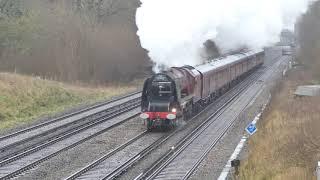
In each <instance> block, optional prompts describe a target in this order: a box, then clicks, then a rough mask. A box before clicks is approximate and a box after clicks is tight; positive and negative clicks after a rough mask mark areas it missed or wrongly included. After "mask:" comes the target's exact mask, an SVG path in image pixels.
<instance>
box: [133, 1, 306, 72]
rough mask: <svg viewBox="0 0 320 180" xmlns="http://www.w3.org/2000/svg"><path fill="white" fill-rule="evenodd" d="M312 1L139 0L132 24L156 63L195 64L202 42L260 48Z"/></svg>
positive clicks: (289, 25)
mask: <svg viewBox="0 0 320 180" xmlns="http://www.w3.org/2000/svg"><path fill="white" fill-rule="evenodd" d="M310 1H312V0H259V1H258V0H241V1H239V0H224V1H221V0H187V1H186V0H161V1H159V0H141V2H142V5H141V7H140V8H139V9H138V10H137V14H136V23H137V26H138V29H139V30H138V35H139V37H140V41H141V44H142V46H143V47H144V48H145V49H147V50H148V51H149V56H150V58H151V59H152V60H153V61H154V62H155V63H156V67H155V68H154V70H155V71H158V70H159V69H158V68H159V67H160V66H163V65H165V66H180V65H185V64H189V65H195V64H199V62H200V60H201V58H200V55H201V50H202V48H203V43H204V42H205V41H206V40H208V39H211V40H213V41H215V42H216V43H217V45H218V46H219V48H220V49H221V50H222V51H228V50H231V49H235V48H238V47H240V46H246V47H249V48H251V49H258V48H262V47H263V46H266V45H270V44H271V43H275V42H277V41H279V34H280V32H281V30H282V29H283V28H289V29H293V25H294V22H295V20H296V18H297V17H298V16H299V15H300V14H302V13H303V12H305V11H306V9H307V7H308V4H309V2H310Z"/></svg>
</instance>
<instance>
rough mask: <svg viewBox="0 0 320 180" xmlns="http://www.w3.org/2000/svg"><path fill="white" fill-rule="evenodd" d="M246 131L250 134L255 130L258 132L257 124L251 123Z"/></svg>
mask: <svg viewBox="0 0 320 180" xmlns="http://www.w3.org/2000/svg"><path fill="white" fill-rule="evenodd" d="M246 131H247V132H248V133H249V134H250V135H253V134H254V133H255V132H257V127H256V125H255V124H253V123H250V124H249V126H248V127H247V128H246Z"/></svg>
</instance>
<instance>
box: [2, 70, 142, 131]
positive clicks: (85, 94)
mask: <svg viewBox="0 0 320 180" xmlns="http://www.w3.org/2000/svg"><path fill="white" fill-rule="evenodd" d="M135 87H136V86H135V85H133V84H132V85H117V86H115V85H113V86H108V87H85V86H79V85H67V84H64V83H60V82H56V81H50V80H43V79H40V78H39V77H30V76H22V75H17V74H12V73H0V131H1V130H4V129H8V128H11V127H15V126H17V125H24V124H27V123H31V122H33V121H34V120H35V118H37V117H39V116H43V115H50V114H53V113H56V112H59V111H62V110H64V109H66V108H70V107H72V106H75V105H78V104H83V103H92V102H95V101H99V100H104V99H107V98H110V97H112V96H116V95H120V94H125V93H128V92H130V91H134V90H135V89H136V88H135Z"/></svg>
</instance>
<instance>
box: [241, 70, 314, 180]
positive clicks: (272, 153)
mask: <svg viewBox="0 0 320 180" xmlns="http://www.w3.org/2000/svg"><path fill="white" fill-rule="evenodd" d="M310 79H311V78H310V76H309V75H307V74H306V73H304V72H303V71H295V72H290V73H289V77H288V78H287V79H286V80H284V81H282V82H281V83H280V85H279V86H278V87H277V89H276V90H275V92H274V93H273V98H272V100H271V104H270V106H269V107H268V108H267V110H266V112H265V113H264V115H263V118H262V121H260V122H261V123H260V124H259V127H258V128H259V131H258V132H257V133H256V134H255V135H254V136H253V137H252V138H251V139H250V140H249V142H248V143H249V155H248V159H247V160H245V161H244V162H243V163H242V165H241V168H240V176H239V177H240V179H243V180H315V179H316V177H315V174H314V171H315V166H316V162H317V161H319V160H320V105H319V104H320V97H312V98H311V97H302V98H297V97H294V95H293V93H294V91H295V89H296V87H297V86H298V85H301V84H309V83H310V82H311V80H310Z"/></svg>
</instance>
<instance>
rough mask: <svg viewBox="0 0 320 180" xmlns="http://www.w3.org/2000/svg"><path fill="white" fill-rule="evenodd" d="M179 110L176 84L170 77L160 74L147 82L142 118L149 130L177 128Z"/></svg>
mask: <svg viewBox="0 0 320 180" xmlns="http://www.w3.org/2000/svg"><path fill="white" fill-rule="evenodd" d="M178 109H179V107H178V101H177V90H176V84H175V82H174V80H173V79H172V78H171V77H170V76H169V75H167V74H162V73H160V74H156V75H154V76H153V77H151V78H149V79H147V80H146V81H145V83H144V87H143V91H142V101H141V111H142V113H141V115H140V117H141V118H142V119H144V120H146V121H147V126H148V129H152V128H155V127H157V126H161V127H162V126H175V119H176V118H177V114H178Z"/></svg>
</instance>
